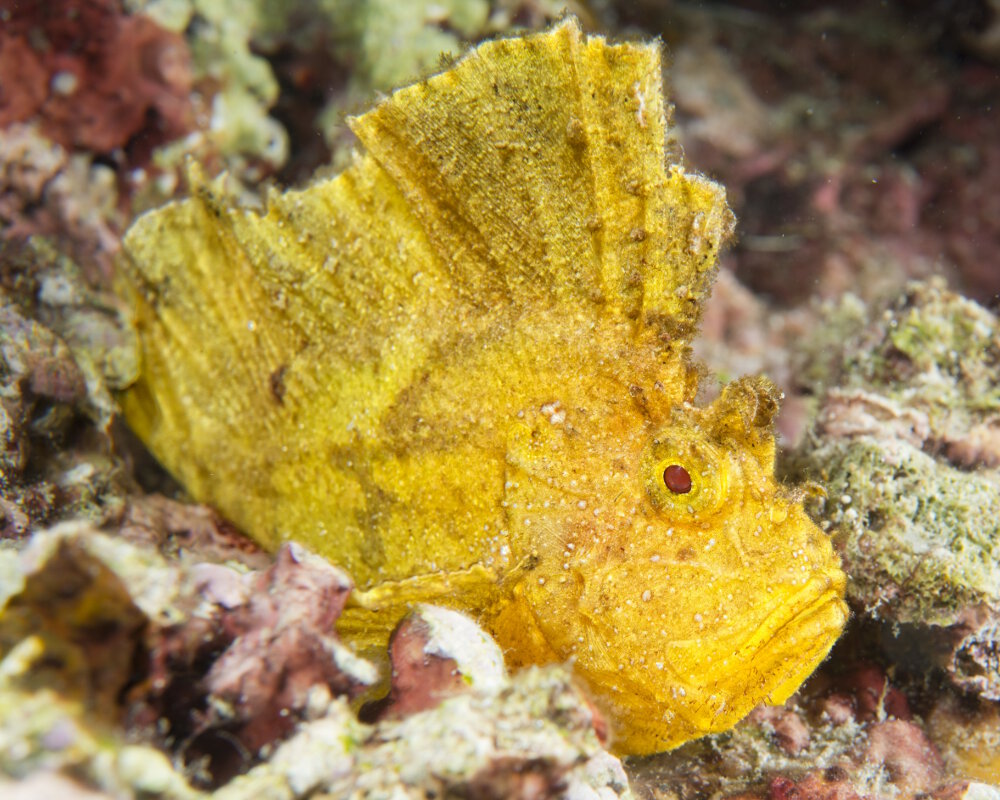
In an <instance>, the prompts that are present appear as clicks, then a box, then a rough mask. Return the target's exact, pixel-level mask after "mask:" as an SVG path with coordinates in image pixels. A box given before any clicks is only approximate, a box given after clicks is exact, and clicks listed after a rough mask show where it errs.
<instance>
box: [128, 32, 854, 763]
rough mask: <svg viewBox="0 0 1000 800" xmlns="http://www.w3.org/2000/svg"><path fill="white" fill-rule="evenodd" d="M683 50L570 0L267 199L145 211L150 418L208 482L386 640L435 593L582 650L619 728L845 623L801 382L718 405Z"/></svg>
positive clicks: (144, 428)
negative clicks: (677, 103)
mask: <svg viewBox="0 0 1000 800" xmlns="http://www.w3.org/2000/svg"><path fill="white" fill-rule="evenodd" d="M660 80H661V79H660V55H659V48H658V47H657V46H655V45H638V44H617V45H612V44H609V43H608V42H606V41H605V40H604V39H603V38H600V37H584V36H583V34H582V33H581V32H580V30H579V28H578V26H577V25H576V24H575V22H573V21H572V20H570V21H566V22H564V23H562V24H560V25H558V26H556V27H555V28H553V29H551V30H550V31H547V32H544V33H541V34H534V35H529V36H525V37H520V38H513V39H500V40H497V41H494V42H490V43H487V44H484V45H482V46H480V47H479V48H478V49H476V50H474V51H472V52H471V53H470V54H469V55H467V56H466V57H464V58H463V59H462V60H460V61H459V62H458V63H457V64H456V65H455V66H454V67H453V68H452V69H450V70H448V71H446V72H444V73H442V74H440V75H437V76H435V77H433V78H431V79H429V80H428V81H425V82H423V83H421V84H417V85H415V86H412V87H408V88H406V89H402V90H399V91H398V92H396V93H395V94H393V95H392V96H391V97H390V98H388V99H387V100H385V101H384V102H382V103H381V104H380V105H378V106H376V107H375V108H374V109H373V110H371V111H370V112H368V113H367V114H365V115H363V116H361V117H359V118H357V119H354V120H353V121H352V127H353V129H354V131H355V132H356V134H357V135H358V138H359V140H360V141H361V143H362V145H363V147H364V149H365V153H364V155H358V156H357V157H356V158H355V161H354V163H353V164H352V165H351V166H350V167H349V168H348V169H347V170H346V171H345V172H344V173H342V174H341V175H339V176H338V177H336V178H334V179H332V180H327V181H323V182H319V183H316V184H314V185H312V186H310V187H308V188H306V189H304V190H301V191H293V192H287V193H284V194H278V193H274V194H272V195H271V196H270V197H269V198H268V203H267V208H266V210H265V211H263V212H261V213H257V212H254V211H250V210H246V209H242V208H239V207H238V206H237V205H236V204H235V203H234V202H233V201H232V200H230V199H229V198H228V197H227V196H226V194H225V191H224V190H223V189H222V187H221V186H220V185H219V184H218V183H214V184H213V183H207V182H205V181H199V180H196V181H195V184H196V186H195V190H194V192H193V194H192V196H191V197H190V198H189V199H187V200H185V201H183V202H179V203H174V204H171V205H168V206H166V207H165V208H163V209H160V210H158V211H155V212H152V213H149V214H147V215H145V216H143V217H141V218H140V219H139V220H138V221H137V222H136V223H135V225H134V226H133V227H132V228H131V230H130V231H129V233H128V234H127V236H126V239H125V250H126V258H125V259H124V269H123V276H124V284H123V285H124V287H125V291H126V292H127V293H128V294H129V296H130V297H131V299H132V301H133V303H134V308H135V320H136V325H137V328H138V331H139V334H140V342H141V348H142V358H143V365H142V372H141V376H140V378H139V379H138V381H137V382H136V383H135V384H134V385H133V386H132V387H131V388H130V389H129V390H128V391H127V392H126V393H125V394H124V395H123V397H122V407H123V411H124V414H125V416H126V418H127V420H128V421H129V423H130V424H131V425H132V427H133V428H134V429H135V430H136V432H137V433H138V434H139V435H140V437H141V438H142V439H143V440H144V441H145V442H146V443H147V444H148V446H149V447H150V449H151V450H152V451H153V453H154V454H155V455H156V456H157V457H158V458H159V459H160V461H161V462H162V463H163V464H164V465H165V466H166V467H167V469H168V470H169V471H170V472H171V473H172V474H174V475H175V476H176V477H177V478H178V479H179V480H180V481H181V482H182V483H183V484H184V486H185V487H186V488H187V489H188V491H189V492H190V493H191V494H192V495H193V496H194V497H196V498H197V499H199V500H201V501H203V502H207V503H211V504H213V505H215V506H216V507H218V508H219V509H220V510H221V511H222V512H223V513H224V514H226V515H227V516H228V517H229V518H231V519H232V520H233V521H234V522H235V523H237V524H238V525H239V526H240V527H241V528H242V529H243V530H245V531H247V532H248V533H249V534H250V535H251V536H253V537H254V538H255V539H256V540H257V541H259V542H260V543H261V544H263V545H265V546H267V547H275V546H277V545H278V544H279V543H280V542H282V541H286V540H296V541H299V542H302V543H304V544H306V545H307V546H309V547H310V548H312V549H314V550H315V551H317V552H320V553H323V554H324V555H326V556H328V557H330V558H331V559H332V560H334V561H336V562H337V563H339V564H341V565H343V566H344V567H346V568H347V569H348V570H349V571H350V572H351V574H352V575H353V577H354V579H355V580H356V582H357V584H358V588H359V591H358V595H357V597H358V600H357V602H356V604H355V607H354V608H352V609H349V610H348V612H347V613H346V614H345V618H344V619H343V620H342V623H341V630H342V633H343V634H344V635H346V636H347V637H348V638H350V639H353V640H355V641H357V642H359V643H362V644H363V643H366V642H368V643H370V642H377V641H381V642H384V641H385V639H386V638H387V636H388V633H389V632H390V631H391V629H392V627H393V626H394V625H395V623H396V622H397V621H398V619H399V617H400V616H401V615H402V613H404V612H405V609H406V608H407V607H408V606H409V605H411V604H412V603H414V602H422V601H431V602H436V603H440V604H444V605H451V606H453V607H457V608H462V609H465V610H467V611H470V612H471V613H473V614H474V615H476V616H477V617H478V618H479V619H480V620H481V621H482V623H483V624H484V625H485V626H486V627H487V628H488V629H490V630H491V631H492V632H493V634H494V635H495V636H496V638H497V639H498V641H499V642H500V644H501V645H502V646H503V647H504V648H505V649H506V652H507V654H508V658H509V660H510V661H511V662H512V663H513V664H528V663H545V662H550V661H572V663H573V665H574V670H575V671H576V673H577V674H578V675H579V676H580V677H581V678H582V679H583V680H584V681H585V682H586V683H587V685H588V686H589V687H590V689H591V691H592V693H593V695H594V697H595V699H596V701H597V702H598V703H599V704H600V705H601V706H602V707H603V708H604V709H605V711H606V713H607V714H608V715H609V717H610V719H611V721H612V724H613V727H614V735H615V747H616V749H618V750H619V751H620V752H626V753H649V752H656V751H659V750H664V749H668V748H670V747H673V746H676V745H677V744H680V743H681V742H683V741H686V740H688V739H691V738H694V737H696V736H700V735H703V734H705V733H708V732H712V731H718V730H724V729H726V728H728V727H730V726H731V725H732V724H734V723H735V722H736V721H738V720H739V719H740V718H742V717H743V716H744V715H745V714H746V713H747V712H749V711H750V710H751V709H752V708H753V707H754V706H755V705H757V704H758V703H760V702H764V701H770V702H781V701H783V700H784V699H785V698H786V697H787V696H788V695H789V694H791V693H792V692H793V691H794V690H795V689H796V688H797V687H798V685H799V684H800V683H801V681H802V680H804V678H805V677H806V676H807V675H808V674H809V673H810V672H811V671H812V670H813V669H814V668H815V666H816V664H818V663H819V661H820V660H821V659H822V658H823V657H824V655H825V654H826V652H827V651H828V650H829V648H830V646H831V645H832V643H833V642H834V640H835V639H836V637H837V635H838V634H839V632H840V630H841V628H842V627H843V624H844V621H845V619H846V607H845V605H844V601H843V593H844V575H843V573H842V572H841V570H840V566H839V561H838V559H837V557H836V555H835V554H834V553H833V551H832V548H831V546H830V542H829V540H828V537H826V536H825V535H824V534H823V533H822V532H821V531H820V530H819V529H818V528H817V527H816V526H815V525H814V524H813V523H812V522H811V521H810V520H809V519H808V517H807V516H806V515H805V513H804V512H803V510H802V507H801V504H800V502H799V501H798V499H797V497H796V495H795V494H794V493H793V492H790V491H789V490H786V489H784V488H783V487H781V486H780V485H779V484H778V483H777V482H776V481H775V479H774V449H775V446H774V437H773V432H772V421H773V417H774V415H775V413H776V412H777V400H778V393H777V391H776V390H775V388H774V387H773V385H772V384H770V383H769V382H768V381H767V380H766V379H763V378H743V379H741V380H739V381H736V382H734V383H732V384H730V385H729V386H727V387H726V388H725V389H724V390H723V392H722V393H721V395H720V396H719V398H718V399H716V400H715V401H714V402H713V403H712V404H710V405H708V406H705V407H698V406H696V405H695V404H694V400H695V394H696V392H697V387H698V376H699V372H698V369H697V368H696V367H695V366H694V365H692V363H691V359H690V340H691V337H692V336H693V334H694V332H695V329H696V326H697V322H698V318H699V315H700V311H701V307H702V304H703V302H704V300H705V297H706V296H707V293H708V291H709V288H710V284H711V280H712V277H713V273H714V270H715V266H716V258H717V253H718V249H719V247H720V246H721V245H722V243H723V242H724V240H725V239H726V237H727V236H728V235H729V233H730V231H731V228H732V215H731V214H730V212H729V210H728V207H727V206H726V203H725V199H724V195H723V192H722V189H721V188H720V187H719V186H717V185H716V184H714V183H712V182H711V181H708V180H706V179H704V178H701V177H700V176H697V175H692V174H689V173H687V172H686V171H685V170H684V169H683V168H682V167H681V166H680V165H679V163H677V159H676V154H675V153H674V150H673V148H671V147H668V145H669V144H670V139H669V137H668V132H667V129H666V115H665V111H664V107H663V97H662V92H661V87H660Z"/></svg>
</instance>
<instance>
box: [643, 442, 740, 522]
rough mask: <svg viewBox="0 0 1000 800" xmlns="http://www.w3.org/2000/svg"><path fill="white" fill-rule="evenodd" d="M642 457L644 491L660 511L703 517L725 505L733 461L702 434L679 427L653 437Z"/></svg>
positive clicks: (683, 515) (669, 513)
mask: <svg viewBox="0 0 1000 800" xmlns="http://www.w3.org/2000/svg"><path fill="white" fill-rule="evenodd" d="M642 458H643V467H642V472H643V474H644V479H643V480H644V482H645V484H646V492H647V495H648V497H649V499H650V500H651V501H652V503H653V505H654V506H655V507H656V508H657V509H658V510H659V511H660V512H662V513H664V514H666V515H668V516H670V517H672V518H684V517H688V516H689V515H691V514H694V515H697V516H699V517H702V518H704V517H705V516H706V515H710V514H715V513H717V512H718V511H719V510H720V509H722V508H725V507H726V499H727V497H728V495H729V488H730V484H731V481H732V478H733V476H732V475H731V472H732V470H733V464H732V463H731V459H730V458H729V456H728V454H727V453H726V452H725V451H724V450H723V449H721V448H720V447H718V446H717V445H715V444H714V443H712V442H710V441H707V440H706V439H705V438H704V437H703V436H700V435H698V434H696V433H692V432H689V431H686V430H681V431H677V432H671V433H669V434H667V435H666V436H662V437H657V438H656V439H653V440H652V441H651V442H650V443H649V444H648V445H647V447H646V450H645V452H644V453H643V456H642Z"/></svg>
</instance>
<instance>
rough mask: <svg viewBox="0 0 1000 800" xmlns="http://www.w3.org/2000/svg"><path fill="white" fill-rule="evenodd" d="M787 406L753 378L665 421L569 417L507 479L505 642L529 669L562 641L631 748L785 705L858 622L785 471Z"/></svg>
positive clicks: (825, 545) (540, 438)
mask: <svg viewBox="0 0 1000 800" xmlns="http://www.w3.org/2000/svg"><path fill="white" fill-rule="evenodd" d="M778 400H779V393H778V391H777V390H776V388H775V387H774V386H773V384H771V383H770V382H769V381H767V380H766V379H764V378H744V379H741V380H739V381H736V382H734V383H732V384H730V385H729V386H727V387H726V388H725V389H724V390H723V391H722V393H721V395H720V396H719V397H718V398H717V399H716V400H715V401H714V402H713V403H712V404H710V405H708V406H706V407H702V408H698V407H694V406H691V405H688V404H680V405H678V406H676V407H675V408H674V409H673V410H672V412H671V413H670V414H669V416H668V418H667V419H665V420H659V421H656V420H650V419H648V418H645V417H644V416H643V415H642V414H632V413H629V412H627V411H625V410H622V411H621V412H620V413H619V415H618V416H619V418H617V419H614V420H612V419H609V418H608V417H609V415H607V414H605V423H606V424H605V425H604V426H603V427H598V426H589V427H588V425H587V421H588V420H587V418H585V417H583V415H581V418H579V419H576V420H574V419H572V415H570V414H569V413H567V414H566V417H565V419H564V420H562V423H561V425H560V426H559V427H558V428H555V427H554V426H551V425H549V426H548V428H546V427H545V426H544V425H542V426H538V425H536V426H534V428H533V429H532V431H531V433H530V434H526V435H528V436H531V437H533V439H532V440H531V443H532V445H533V446H534V448H535V453H534V457H533V458H532V459H528V460H526V459H523V458H522V459H521V463H522V466H523V468H522V469H520V470H517V471H514V472H512V474H511V480H510V481H508V485H509V486H510V487H511V489H512V493H511V495H510V497H509V499H508V511H509V513H510V524H511V526H512V530H513V531H514V532H515V536H514V539H515V541H516V542H517V544H518V547H517V550H518V551H519V552H520V553H521V554H522V557H521V565H522V568H521V571H520V574H519V576H518V579H517V585H516V587H514V590H513V595H514V596H515V600H514V602H513V603H512V608H514V607H516V608H518V609H519V612H518V614H516V615H509V617H510V619H509V622H508V623H507V624H501V625H499V626H498V628H499V630H498V631H497V633H498V637H499V638H500V639H501V642H502V643H504V640H505V639H506V640H507V642H506V643H507V644H508V646H509V647H511V648H512V649H513V651H514V655H515V660H516V656H517V651H518V649H519V648H523V649H526V650H528V651H530V650H531V649H532V648H534V649H535V652H528V653H526V655H527V656H528V658H527V659H525V660H526V661H529V660H530V661H537V660H541V658H540V656H541V653H539V652H538V648H540V647H547V648H548V649H549V651H550V653H549V659H550V660H560V661H569V662H571V663H572V664H573V668H574V671H575V673H576V674H577V675H578V676H579V677H580V678H582V679H583V681H584V682H585V683H586V684H587V685H588V686H589V688H590V690H591V692H592V694H593V696H594V697H595V700H596V701H597V703H598V705H599V706H601V707H602V708H603V709H604V711H605V712H606V714H607V715H608V716H609V717H610V720H611V722H612V729H613V731H614V733H615V739H614V747H615V749H617V750H618V751H619V752H622V753H651V752H659V751H662V750H666V749H670V748H671V747H674V746H677V745H678V744H680V743H682V742H684V741H687V740H689V739H692V738H696V737H698V736H701V735H704V734H707V733H711V732H715V731H721V730H725V729H728V728H730V727H732V725H733V724H735V723H736V722H737V721H738V720H739V719H741V718H742V717H744V716H745V715H746V714H747V713H749V712H750V711H751V710H752V709H753V708H754V707H755V706H756V705H758V704H760V703H763V702H772V703H780V702H783V701H784V700H785V699H786V698H787V697H788V696H789V695H790V694H791V693H792V692H794V691H795V690H796V689H797V688H798V686H799V685H800V684H801V683H802V681H803V680H805V678H806V677H807V676H808V675H809V674H810V673H811V672H812V671H813V670H814V669H815V667H816V666H817V665H818V663H819V662H820V661H821V660H822V659H823V657H824V656H825V655H826V653H827V652H828V651H829V649H830V647H831V646H832V644H833V642H834V641H835V640H836V638H837V637H838V635H839V634H840V631H841V630H842V628H843V626H844V623H845V621H846V619H847V608H846V605H845V603H844V588H845V576H844V573H843V572H842V571H841V568H840V562H839V559H838V557H837V555H836V554H835V552H834V551H833V548H832V546H831V543H830V539H829V537H828V536H827V535H826V534H824V533H823V531H821V530H820V529H819V528H818V527H817V526H816V524H815V523H814V522H813V521H812V520H811V519H810V518H809V517H808V515H807V514H806V513H805V511H804V510H803V508H802V504H801V500H800V497H799V496H798V495H797V494H796V493H795V492H794V491H791V490H789V489H787V488H785V487H783V486H781V485H780V484H779V483H778V482H777V480H776V479H775V476H774V455H775V442H774V434H773V424H772V423H773V418H774V415H775V414H776V413H777V409H778ZM591 416H594V415H591ZM517 460H518V459H517V458H516V457H515V458H513V459H512V461H514V462H516V461H517ZM514 484H516V486H515V485H514ZM515 616H519V617H520V619H519V620H518V621H517V622H514V617H515ZM515 629H516V630H515ZM505 634H506V635H505Z"/></svg>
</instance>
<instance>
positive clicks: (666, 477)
mask: <svg viewBox="0 0 1000 800" xmlns="http://www.w3.org/2000/svg"><path fill="white" fill-rule="evenodd" d="M663 485H664V486H666V487H667V488H668V489H669V490H670V491H671V492H673V493H674V494H687V493H688V492H690V491H691V474H690V473H689V472H688V471H687V470H686V469H684V467H682V466H681V465H680V464H671V465H670V466H669V467H667V468H666V469H665V470H663Z"/></svg>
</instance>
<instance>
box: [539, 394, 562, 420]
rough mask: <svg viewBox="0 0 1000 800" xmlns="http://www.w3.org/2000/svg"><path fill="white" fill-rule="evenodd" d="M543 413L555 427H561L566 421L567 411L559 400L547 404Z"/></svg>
mask: <svg viewBox="0 0 1000 800" xmlns="http://www.w3.org/2000/svg"><path fill="white" fill-rule="evenodd" d="M542 413H543V414H544V415H545V416H547V417H548V418H549V422H550V423H552V424H553V425H561V424H562V423H563V422H565V421H566V410H565V409H564V408H563V407H562V403H560V402H559V401H558V400H553V401H552V402H551V403H545V404H544V405H543V406H542Z"/></svg>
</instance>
